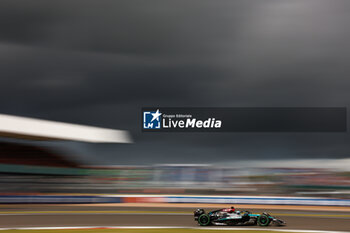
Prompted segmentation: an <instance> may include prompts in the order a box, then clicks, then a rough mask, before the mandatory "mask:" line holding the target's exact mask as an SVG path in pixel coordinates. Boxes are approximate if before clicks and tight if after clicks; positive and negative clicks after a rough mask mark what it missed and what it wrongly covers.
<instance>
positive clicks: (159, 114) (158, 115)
mask: <svg viewBox="0 0 350 233" xmlns="http://www.w3.org/2000/svg"><path fill="white" fill-rule="evenodd" d="M151 115H152V120H151V122H152V121H154V120H157V121H159V117H160V116H161V115H162V114H161V113H160V112H159V109H157V111H156V112H155V113H151Z"/></svg>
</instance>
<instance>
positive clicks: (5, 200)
mask: <svg viewBox="0 0 350 233" xmlns="http://www.w3.org/2000/svg"><path fill="white" fill-rule="evenodd" d="M120 202H121V198H120V197H106V196H68V195H67V196H66V195H62V196H58V195H0V203H1V204H96V203H120Z"/></svg>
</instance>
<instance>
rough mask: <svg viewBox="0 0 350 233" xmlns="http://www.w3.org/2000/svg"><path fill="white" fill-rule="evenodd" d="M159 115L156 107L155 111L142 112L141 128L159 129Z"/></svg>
mask: <svg viewBox="0 0 350 233" xmlns="http://www.w3.org/2000/svg"><path fill="white" fill-rule="evenodd" d="M161 115H162V113H160V112H159V109H157V111H156V112H154V111H153V112H151V111H150V112H143V128H144V129H160V128H161V124H160V122H161Z"/></svg>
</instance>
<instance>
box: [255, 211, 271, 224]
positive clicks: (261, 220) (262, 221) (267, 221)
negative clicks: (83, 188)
mask: <svg viewBox="0 0 350 233" xmlns="http://www.w3.org/2000/svg"><path fill="white" fill-rule="evenodd" d="M270 222H271V219H270V218H269V216H267V215H265V214H262V215H260V216H259V217H258V225H259V226H261V227H266V226H268V225H269V224H270Z"/></svg>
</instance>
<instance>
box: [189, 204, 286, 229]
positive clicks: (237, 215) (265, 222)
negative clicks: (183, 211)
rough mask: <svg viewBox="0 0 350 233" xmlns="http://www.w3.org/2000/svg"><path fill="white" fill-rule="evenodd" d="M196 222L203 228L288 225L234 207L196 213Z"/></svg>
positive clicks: (272, 218) (270, 217)
mask: <svg viewBox="0 0 350 233" xmlns="http://www.w3.org/2000/svg"><path fill="white" fill-rule="evenodd" d="M194 220H195V221H197V222H198V224H199V225H201V226H208V225H229V226H233V225H259V226H269V225H270V224H275V225H277V226H284V225H286V223H285V222H284V221H283V220H281V219H278V218H275V217H273V216H271V215H269V214H268V213H265V212H264V213H262V214H252V213H251V212H249V211H238V210H235V208H234V207H231V208H228V209H219V210H214V211H211V212H209V213H206V212H205V211H204V210H203V209H197V210H196V211H194Z"/></svg>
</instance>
